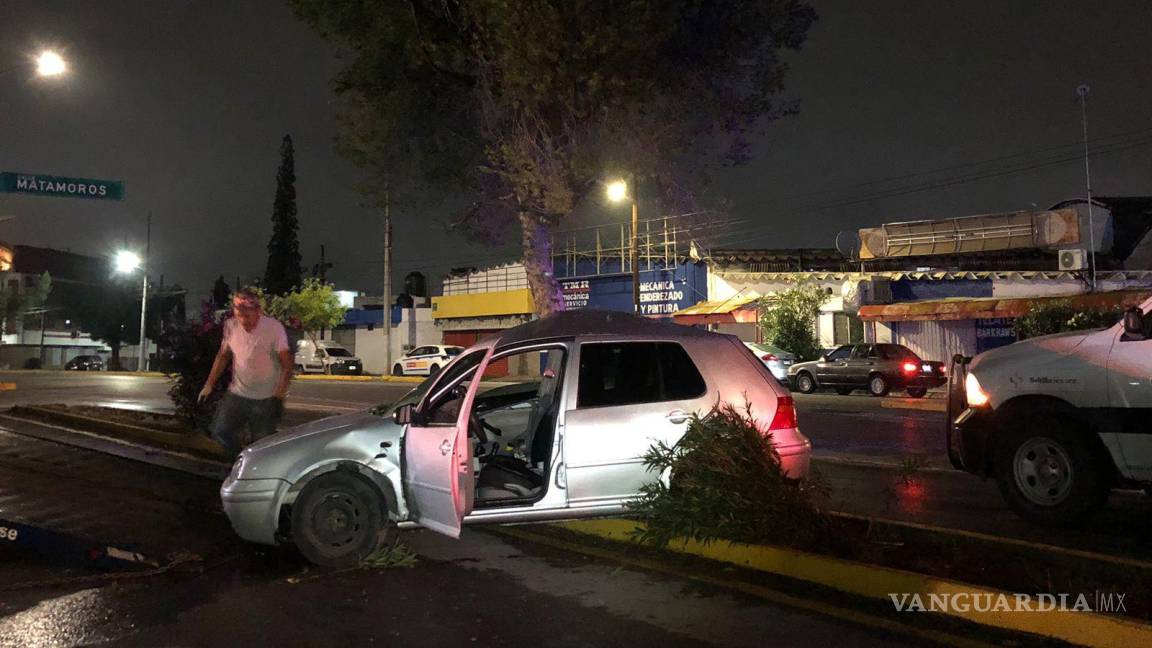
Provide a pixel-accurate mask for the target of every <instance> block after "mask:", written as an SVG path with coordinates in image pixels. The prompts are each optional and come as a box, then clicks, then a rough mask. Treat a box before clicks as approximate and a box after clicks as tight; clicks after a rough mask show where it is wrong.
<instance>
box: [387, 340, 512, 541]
mask: <svg viewBox="0 0 1152 648" xmlns="http://www.w3.org/2000/svg"><path fill="white" fill-rule="evenodd" d="M491 353H492V349H491V348H490V347H482V348H479V349H476V350H474V351H472V352H470V353H468V354H466V355H463V356H461V357H460V358H459V359H458V360H457V361H456V362H455V363H453V364H452V365H451V366H449V367H448V369H447V370H446V371H444V372H443V373H441V374H440V378H439V379H438V380H437V381H436V384H434V385H433V386H432V387H431V388H430V389H429V390H428V393H427V394H426V395H425V396H424V400H423V401H421V403H420V405H419V406H418V407H417V409H416V412H415V415H414V416H415V418H414V419H413V421H412V423H410V424H409V425H408V430H407V431H406V432H405V433H404V460H405V465H404V468H403V479H404V487H405V493H406V495H407V497H408V503H409V506H410V507H411V509H412V512H413V515H414V517H415V518H416V522H418V523H419V524H420V525H421V526H423V527H425V528H427V529H430V530H432V531H436V532H438V533H443V534H444V535H447V536H451V537H453V538H458V537H460V527H461V525H462V524H463V520H464V516H465V515H468V513H470V512H471V511H472V502H473V499H474V497H475V491H476V483H475V479H474V477H473V469H472V441H471V439H469V438H468V420H469V414H470V413H471V411H472V402H473V401H474V400H475V398H476V392H477V390H479V388H480V376H482V375H483V374H484V369H485V367H487V365H488V357H489V356H490V355H491Z"/></svg>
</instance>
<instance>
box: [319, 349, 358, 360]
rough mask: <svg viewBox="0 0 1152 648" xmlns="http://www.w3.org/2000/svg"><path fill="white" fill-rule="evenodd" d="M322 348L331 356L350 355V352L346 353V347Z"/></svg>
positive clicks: (343, 356)
mask: <svg viewBox="0 0 1152 648" xmlns="http://www.w3.org/2000/svg"><path fill="white" fill-rule="evenodd" d="M324 350H325V351H327V352H328V355H330V356H332V357H333V358H350V357H352V354H351V353H348V349H341V348H340V347H324Z"/></svg>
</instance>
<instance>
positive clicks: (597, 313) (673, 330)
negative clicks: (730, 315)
mask: <svg viewBox="0 0 1152 648" xmlns="http://www.w3.org/2000/svg"><path fill="white" fill-rule="evenodd" d="M583 335H621V336H652V337H701V336H709V335H714V334H713V333H709V332H707V331H701V330H698V329H694V328H690V327H687V326H680V325H678V324H672V323H670V322H666V321H663V320H656V319H649V318H647V317H640V316H639V315H633V314H632V313H622V312H620V311H606V310H595V309H581V310H572V311H562V312H559V313H553V314H552V315H549V316H548V317H544V318H541V319H538V320H533V321H531V322H528V323H527V324H521V325H520V326H514V327H512V328H510V329H506V330H504V331H501V332H500V333H499V335H498V336H497V337H496V346H498V347H502V346H508V345H512V344H519V343H522V342H533V341H537V340H541V341H543V340H555V339H564V338H574V337H579V336H583Z"/></svg>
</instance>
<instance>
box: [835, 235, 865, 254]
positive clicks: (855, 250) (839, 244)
mask: <svg viewBox="0 0 1152 648" xmlns="http://www.w3.org/2000/svg"><path fill="white" fill-rule="evenodd" d="M836 249H837V250H838V251H839V252H840V254H841V255H842V256H843V257H844V258H845V259H859V258H860V232H859V230H841V231H840V233H838V234H837V235H836Z"/></svg>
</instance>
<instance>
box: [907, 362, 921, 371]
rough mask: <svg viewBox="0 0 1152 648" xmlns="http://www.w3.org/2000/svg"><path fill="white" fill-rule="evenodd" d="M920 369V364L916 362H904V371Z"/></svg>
mask: <svg viewBox="0 0 1152 648" xmlns="http://www.w3.org/2000/svg"><path fill="white" fill-rule="evenodd" d="M919 369H920V366H919V365H917V364H916V363H914V362H905V363H904V373H916V371H917V370H919Z"/></svg>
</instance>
